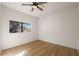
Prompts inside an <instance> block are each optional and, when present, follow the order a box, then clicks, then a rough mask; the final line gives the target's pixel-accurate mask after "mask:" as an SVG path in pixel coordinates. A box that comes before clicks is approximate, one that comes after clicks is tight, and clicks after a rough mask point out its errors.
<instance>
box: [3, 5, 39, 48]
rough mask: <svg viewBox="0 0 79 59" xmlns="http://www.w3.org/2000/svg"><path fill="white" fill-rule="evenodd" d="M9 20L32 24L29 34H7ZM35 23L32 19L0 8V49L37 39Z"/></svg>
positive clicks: (14, 11)
mask: <svg viewBox="0 0 79 59" xmlns="http://www.w3.org/2000/svg"><path fill="white" fill-rule="evenodd" d="M9 20H15V21H20V22H25V23H32V31H31V32H23V33H9ZM37 23H38V20H37V19H36V18H34V17H31V16H28V15H26V14H23V13H21V12H19V11H16V10H13V9H10V8H7V7H4V6H2V47H1V48H2V49H7V48H11V47H14V46H17V45H20V44H24V43H28V42H31V41H33V40H36V39H37Z"/></svg>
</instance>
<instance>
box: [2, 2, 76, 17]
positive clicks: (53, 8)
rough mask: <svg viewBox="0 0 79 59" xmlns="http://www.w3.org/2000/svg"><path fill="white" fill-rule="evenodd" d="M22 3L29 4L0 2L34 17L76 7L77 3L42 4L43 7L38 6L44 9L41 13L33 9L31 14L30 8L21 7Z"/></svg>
mask: <svg viewBox="0 0 79 59" xmlns="http://www.w3.org/2000/svg"><path fill="white" fill-rule="evenodd" d="M22 3H26V4H30V3H31V2H2V3H1V4H2V5H4V6H7V7H9V8H13V9H16V10H18V11H21V12H23V13H26V14H28V15H31V16H34V17H41V16H44V15H47V14H50V13H55V12H57V11H60V10H62V9H65V8H69V7H73V6H76V5H77V2H47V3H45V4H43V6H40V7H42V8H43V9H44V10H43V11H40V10H39V9H35V10H34V11H33V12H31V8H32V7H31V6H22V5H21V4H22Z"/></svg>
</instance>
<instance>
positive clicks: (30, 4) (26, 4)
mask: <svg viewBox="0 0 79 59" xmlns="http://www.w3.org/2000/svg"><path fill="white" fill-rule="evenodd" d="M22 5H23V6H32V5H33V4H22Z"/></svg>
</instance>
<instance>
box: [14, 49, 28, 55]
mask: <svg viewBox="0 0 79 59" xmlns="http://www.w3.org/2000/svg"><path fill="white" fill-rule="evenodd" d="M25 55H28V51H27V50H24V51H21V52H19V53H18V54H16V55H15V56H25Z"/></svg>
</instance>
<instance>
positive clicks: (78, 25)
mask: <svg viewBox="0 0 79 59" xmlns="http://www.w3.org/2000/svg"><path fill="white" fill-rule="evenodd" d="M78 50H79V5H78Z"/></svg>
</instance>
